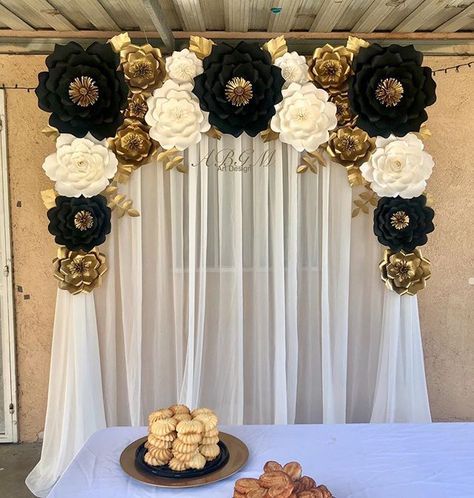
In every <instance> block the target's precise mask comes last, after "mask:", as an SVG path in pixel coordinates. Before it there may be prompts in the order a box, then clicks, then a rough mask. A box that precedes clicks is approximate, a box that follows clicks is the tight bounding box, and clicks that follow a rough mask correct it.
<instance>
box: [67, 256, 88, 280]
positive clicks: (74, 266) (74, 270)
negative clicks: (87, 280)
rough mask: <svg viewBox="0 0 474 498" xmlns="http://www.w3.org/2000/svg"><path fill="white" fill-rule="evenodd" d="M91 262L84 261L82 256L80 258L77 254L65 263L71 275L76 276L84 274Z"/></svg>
mask: <svg viewBox="0 0 474 498" xmlns="http://www.w3.org/2000/svg"><path fill="white" fill-rule="evenodd" d="M91 264H92V262H91V261H86V260H85V259H84V258H81V257H80V256H78V257H76V258H74V259H73V260H72V261H71V262H70V263H69V264H68V265H67V268H68V270H69V273H70V274H71V276H72V277H73V278H76V277H82V276H83V275H85V274H86V273H87V272H88V271H89V268H90V267H91Z"/></svg>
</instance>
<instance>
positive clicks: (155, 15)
mask: <svg viewBox="0 0 474 498" xmlns="http://www.w3.org/2000/svg"><path fill="white" fill-rule="evenodd" d="M143 7H144V8H145V11H146V12H147V13H148V16H149V17H150V19H151V22H152V23H153V25H154V26H155V29H156V30H157V31H158V33H159V35H160V38H161V39H162V40H163V43H164V45H165V47H166V48H168V49H169V50H173V49H174V36H173V33H172V31H171V29H170V27H169V26H168V24H167V23H166V20H165V16H164V13H163V10H162V9H161V6H160V4H159V3H158V0H143ZM147 36H149V35H148V33H147Z"/></svg>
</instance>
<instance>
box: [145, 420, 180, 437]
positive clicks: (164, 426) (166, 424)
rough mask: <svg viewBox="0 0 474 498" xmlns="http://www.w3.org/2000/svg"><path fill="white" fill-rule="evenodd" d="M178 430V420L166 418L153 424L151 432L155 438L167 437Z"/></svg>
mask: <svg viewBox="0 0 474 498" xmlns="http://www.w3.org/2000/svg"><path fill="white" fill-rule="evenodd" d="M175 429H176V420H175V419H174V418H164V419H160V420H155V422H153V423H152V424H151V428H150V432H151V433H152V434H154V435H155V436H166V435H167V434H171V433H172V432H173V431H174V430H175Z"/></svg>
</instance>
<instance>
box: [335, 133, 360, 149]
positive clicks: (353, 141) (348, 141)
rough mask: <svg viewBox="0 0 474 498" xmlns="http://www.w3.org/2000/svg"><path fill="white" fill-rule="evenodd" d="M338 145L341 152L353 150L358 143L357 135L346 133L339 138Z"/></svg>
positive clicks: (356, 147) (357, 146)
mask: <svg viewBox="0 0 474 498" xmlns="http://www.w3.org/2000/svg"><path fill="white" fill-rule="evenodd" d="M339 146H340V148H341V150H342V151H343V152H355V151H356V150H357V149H358V148H359V146H360V144H359V140H358V138H357V137H353V136H350V135H346V136H344V137H342V138H341V141H340V142H339Z"/></svg>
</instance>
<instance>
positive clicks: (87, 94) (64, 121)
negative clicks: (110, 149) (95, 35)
mask: <svg viewBox="0 0 474 498" xmlns="http://www.w3.org/2000/svg"><path fill="white" fill-rule="evenodd" d="M119 62H120V60H119V56H118V55H117V54H116V53H114V52H113V50H112V48H111V47H110V45H106V44H103V43H98V42H94V43H93V44H92V45H90V46H89V47H88V48H87V49H86V50H84V49H83V48H82V47H81V46H80V45H79V44H77V43H75V42H70V43H68V44H67V45H56V46H55V48H54V52H53V53H52V54H51V55H49V56H48V57H47V58H46V65H47V66H48V71H46V72H42V73H40V74H39V75H38V81H39V83H38V87H37V88H36V95H37V97H38V105H39V107H40V109H42V110H43V111H46V112H50V113H51V116H50V118H49V124H50V125H51V126H54V127H55V128H57V129H58V130H59V131H60V132H62V133H71V134H72V135H74V136H76V137H83V136H85V135H86V133H87V132H90V133H92V135H94V136H95V137H96V138H97V139H99V140H102V139H103V138H105V137H111V136H114V135H115V131H116V130H117V128H118V127H119V126H120V125H121V124H122V121H123V116H122V113H121V112H120V111H121V109H123V108H124V107H126V105H127V95H128V87H127V85H126V83H125V79H124V76H123V73H122V72H121V71H117V67H118V65H119Z"/></svg>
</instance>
